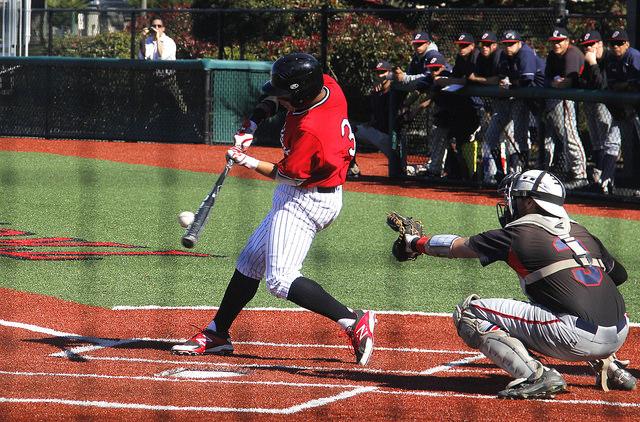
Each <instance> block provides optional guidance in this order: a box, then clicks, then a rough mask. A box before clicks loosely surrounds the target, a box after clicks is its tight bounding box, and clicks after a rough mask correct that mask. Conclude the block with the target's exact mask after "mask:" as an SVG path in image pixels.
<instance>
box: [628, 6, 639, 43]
mask: <svg viewBox="0 0 640 422" xmlns="http://www.w3.org/2000/svg"><path fill="white" fill-rule="evenodd" d="M627 33H628V34H629V38H630V40H629V43H630V44H631V45H634V46H635V45H636V43H637V42H638V40H640V28H638V2H637V1H636V0H627Z"/></svg>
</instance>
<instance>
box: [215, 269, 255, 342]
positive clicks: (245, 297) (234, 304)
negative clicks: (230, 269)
mask: <svg viewBox="0 0 640 422" xmlns="http://www.w3.org/2000/svg"><path fill="white" fill-rule="evenodd" d="M259 284H260V280H256V279H255V278H250V277H247V276H246V275H244V274H242V273H241V272H240V271H238V270H236V271H235V272H234V273H233V277H231V281H230V282H229V285H228V286H227V290H226V291H225V292H224V297H223V298H222V303H220V308H219V309H218V312H217V313H216V316H215V318H214V319H213V320H214V321H215V322H216V329H217V331H219V332H221V333H227V332H228V331H229V328H230V327H231V324H233V321H234V320H235V319H236V317H237V316H238V314H239V313H240V311H241V310H242V308H244V307H245V306H246V305H247V303H249V301H250V300H251V299H253V297H254V296H255V295H256V292H257V291H258V285H259Z"/></svg>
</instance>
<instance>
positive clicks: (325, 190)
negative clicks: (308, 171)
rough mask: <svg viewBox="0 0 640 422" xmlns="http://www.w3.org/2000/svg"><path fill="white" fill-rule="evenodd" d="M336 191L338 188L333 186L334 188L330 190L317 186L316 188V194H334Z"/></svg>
mask: <svg viewBox="0 0 640 422" xmlns="http://www.w3.org/2000/svg"><path fill="white" fill-rule="evenodd" d="M336 189H338V188H337V187H335V186H334V187H332V188H325V187H322V186H318V187H317V190H318V192H320V193H333V192H335V191H336Z"/></svg>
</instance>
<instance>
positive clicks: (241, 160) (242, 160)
mask: <svg viewBox="0 0 640 422" xmlns="http://www.w3.org/2000/svg"><path fill="white" fill-rule="evenodd" d="M227 159H230V160H233V161H234V162H235V163H236V164H240V165H241V166H244V167H246V168H249V169H252V170H254V169H256V168H257V167H258V163H259V162H260V161H259V160H257V159H255V158H253V157H250V156H248V155H247V154H245V153H244V152H243V150H242V149H240V148H238V147H232V148H229V150H227Z"/></svg>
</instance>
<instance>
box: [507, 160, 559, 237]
mask: <svg viewBox="0 0 640 422" xmlns="http://www.w3.org/2000/svg"><path fill="white" fill-rule="evenodd" d="M498 193H500V194H502V195H503V196H504V201H503V202H499V203H498V205H497V212H498V220H499V221H500V224H501V225H502V227H504V226H505V225H507V224H508V223H510V222H512V221H515V220H517V219H518V218H520V217H522V215H520V211H519V210H518V207H517V206H516V201H515V199H516V198H518V197H520V198H523V197H527V196H530V197H531V198H533V200H534V201H535V203H536V204H537V205H538V206H539V207H540V208H542V209H543V210H544V211H546V212H547V213H549V214H550V215H553V216H555V217H559V218H569V215H568V214H567V211H566V210H565V209H564V207H563V205H564V198H565V196H566V192H565V189H564V185H563V184H562V182H561V181H560V179H558V178H557V177H556V176H554V175H553V174H551V173H549V172H546V171H543V170H527V171H525V172H523V173H512V174H510V175H508V176H507V177H505V178H504V179H503V180H502V183H501V184H500V187H499V188H498Z"/></svg>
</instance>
